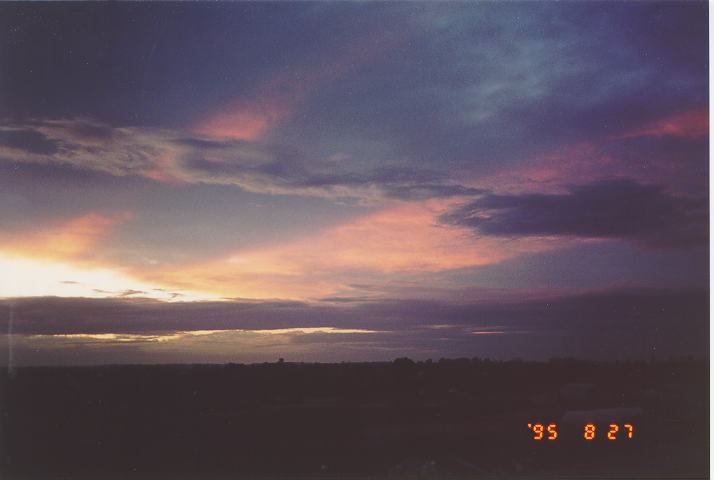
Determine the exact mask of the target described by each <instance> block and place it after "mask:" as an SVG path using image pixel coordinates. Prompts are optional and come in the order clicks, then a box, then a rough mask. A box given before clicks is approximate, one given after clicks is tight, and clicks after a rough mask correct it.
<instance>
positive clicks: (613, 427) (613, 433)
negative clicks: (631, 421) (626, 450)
mask: <svg viewBox="0 0 714 480" xmlns="http://www.w3.org/2000/svg"><path fill="white" fill-rule="evenodd" d="M619 430H620V427H618V426H617V425H615V424H614V423H611V424H610V431H609V432H607V439H608V440H617V432H618V431H619Z"/></svg>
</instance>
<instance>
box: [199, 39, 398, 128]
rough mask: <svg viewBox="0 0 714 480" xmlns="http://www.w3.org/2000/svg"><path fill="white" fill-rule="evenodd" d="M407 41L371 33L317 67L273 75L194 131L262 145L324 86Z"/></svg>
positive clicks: (344, 46)
mask: <svg viewBox="0 0 714 480" xmlns="http://www.w3.org/2000/svg"><path fill="white" fill-rule="evenodd" d="M404 37H405V35H404V33H403V32H388V33H383V32H379V33H377V32H372V33H371V34H370V35H369V36H367V35H365V36H364V37H361V38H358V39H355V40H354V41H353V42H352V43H350V44H349V45H343V46H342V48H339V49H335V50H334V51H333V52H332V53H330V54H328V55H327V57H328V58H327V59H326V60H325V61H323V62H322V63H321V64H320V65H318V66H316V67H315V66H309V67H307V66H302V67H294V68H291V69H290V70H289V71H288V72H287V73H280V74H278V75H275V76H273V77H272V78H270V79H268V80H267V81H266V82H264V83H263V84H262V85H260V86H259V87H257V88H256V89H254V90H253V91H252V92H250V93H248V94H246V95H244V96H241V97H240V98H238V99H236V100H234V101H231V102H229V103H228V104H227V105H226V106H225V107H222V108H220V109H219V110H218V111H215V112H212V113H211V114H209V115H208V116H206V117H205V118H202V119H201V120H199V121H198V122H197V123H196V125H195V126H194V128H193V130H194V131H195V132H196V133H199V134H202V135H208V136H213V137H223V138H234V139H237V140H260V139H261V138H263V137H265V135H267V134H268V132H269V131H270V130H271V129H273V128H275V127H277V126H278V125H280V124H281V123H282V122H284V121H287V120H289V119H290V118H292V117H293V116H294V115H295V114H296V112H297V110H299V108H300V107H301V106H302V104H303V103H304V102H305V101H306V100H307V98H308V97H309V96H310V95H312V94H313V93H314V92H315V91H317V90H319V89H320V87H322V86H324V85H325V84H328V83H330V82H334V81H336V80H339V79H341V78H343V77H346V76H347V75H349V74H351V73H353V72H355V71H356V70H358V69H360V68H362V67H364V66H365V65H367V64H370V63H373V62H376V61H379V60H381V59H384V58H385V57H386V55H387V54H388V53H389V52H390V51H392V50H393V49H394V48H395V47H397V46H398V45H399V44H401V43H402V41H403V40H404Z"/></svg>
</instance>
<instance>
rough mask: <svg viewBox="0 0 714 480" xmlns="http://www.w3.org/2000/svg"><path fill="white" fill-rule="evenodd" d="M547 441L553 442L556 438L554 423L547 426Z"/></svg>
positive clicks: (556, 432) (556, 431)
mask: <svg viewBox="0 0 714 480" xmlns="http://www.w3.org/2000/svg"><path fill="white" fill-rule="evenodd" d="M548 433H549V434H550V435H548V440H555V439H556V438H558V430H557V425H556V424H555V423H551V424H548Z"/></svg>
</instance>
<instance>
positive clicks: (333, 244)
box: [151, 203, 570, 298]
mask: <svg viewBox="0 0 714 480" xmlns="http://www.w3.org/2000/svg"><path fill="white" fill-rule="evenodd" d="M445 208H446V205H445V204H438V203H428V204H427V203H407V204H398V205H396V206H393V207H390V208H387V209H384V210H381V211H378V212H376V213H372V214H369V215H365V216H363V217H360V218H357V219H355V220H353V221H351V222H348V223H345V224H343V225H339V226H336V227H332V228H329V229H327V230H325V231H323V232H321V233H319V234H316V235H311V236H309V237H305V238H302V239H297V240H295V241H292V242H287V243H285V244H282V245H275V246H271V247H266V248H260V249H252V250H241V251H237V252H235V253H233V254H232V255H229V256H227V257H224V258H218V259H214V260H212V261H208V262H205V263H200V264H194V265H190V266H184V267H182V268H181V269H171V270H163V271H159V270H156V271H153V272H151V275H153V277H154V279H153V281H156V282H158V283H165V284H166V283H168V284H171V285H176V288H183V289H191V290H195V289H197V288H199V287H200V288H206V289H208V290H209V291H212V292H215V293H217V294H220V295H223V296H227V297H235V296H239V297H253V298H277V297H283V298H306V297H314V296H318V295H326V294H329V293H332V292H334V291H335V290H336V289H337V288H339V286H340V285H343V284H347V283H350V280H349V279H350V278H353V276H355V275H359V274H361V273H363V272H370V273H375V272H376V273H379V274H380V275H382V278H388V277H389V276H390V275H396V274H400V273H418V272H438V271H444V270H449V269H456V268H465V267H474V266H480V265H490V264H494V263H497V262H500V261H503V260H505V259H508V258H512V257H515V256H517V255H520V254H524V253H530V252H538V251H544V250H548V249H551V248H556V247H561V246H563V244H564V243H566V242H569V241H570V240H559V239H552V238H528V239H514V240H510V239H509V240H508V241H507V242H506V243H504V240H503V239H501V238H495V237H485V238H476V237H475V236H474V235H473V233H472V232H471V231H470V230H469V229H467V228H459V227H451V226H445V225H441V224H439V223H438V219H437V218H436V217H437V216H438V215H439V214H440V213H441V212H443V211H444V209H445Z"/></svg>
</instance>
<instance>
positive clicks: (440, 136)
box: [0, 2, 709, 365]
mask: <svg viewBox="0 0 714 480" xmlns="http://www.w3.org/2000/svg"><path fill="white" fill-rule="evenodd" d="M0 27H1V28H0V227H1V228H0V271H1V272H2V277H1V278H0V305H1V308H2V312H3V313H2V315H0V327H1V328H2V330H1V331H2V332H3V333H5V332H7V333H8V334H7V335H3V336H2V337H0V347H1V348H2V350H3V351H4V352H5V353H6V354H3V355H2V356H1V357H2V361H3V362H12V363H13V364H28V365H29V364H96V363H124V362H129V363H137V362H141V363H163V362H204V361H205V362H208V361H210V362H230V361H238V362H253V361H266V360H269V361H273V360H275V359H277V358H278V357H284V358H286V359H287V360H298V361H342V360H384V359H392V358H394V357H395V356H405V355H406V356H410V357H413V358H419V359H422V358H439V357H455V356H467V357H473V356H480V357H492V358H513V357H522V358H549V357H555V356H575V357H587V358H652V357H666V356H669V355H686V354H693V355H699V354H703V353H706V351H707V344H706V336H705V335H704V334H705V333H706V332H707V328H708V327H707V321H708V307H707V304H708V301H707V289H708V285H709V278H708V241H709V239H708V216H709V212H708V174H709V172H708V148H709V139H708V129H709V119H708V117H709V113H708V83H707V82H708V73H707V72H708V50H707V48H708V38H707V28H708V11H707V4H706V3H704V2H677V3H653V2H613V3H600V2H597V3H596V2H558V3H556V2H543V3H537V2H527V3H518V2H496V3H486V2H484V3H428V2H418V3H416V2H415V3H401V2H400V3H371V2H366V3H343V2H328V3H298V2H295V3H264V2H261V3H200V4H198V3H181V4H173V3H155V4H148V3H120V4H62V3H48V4H35V3H32V4H13V3H6V4H3V5H0Z"/></svg>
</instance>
